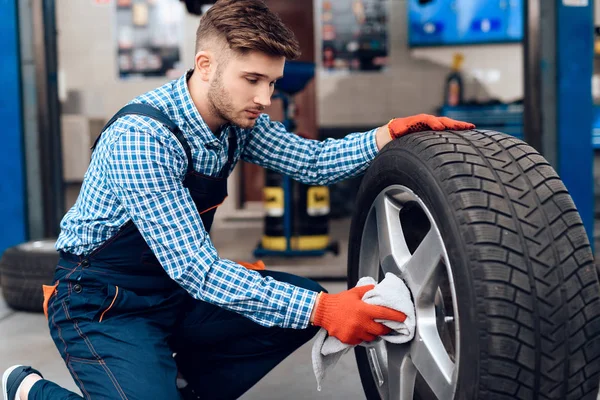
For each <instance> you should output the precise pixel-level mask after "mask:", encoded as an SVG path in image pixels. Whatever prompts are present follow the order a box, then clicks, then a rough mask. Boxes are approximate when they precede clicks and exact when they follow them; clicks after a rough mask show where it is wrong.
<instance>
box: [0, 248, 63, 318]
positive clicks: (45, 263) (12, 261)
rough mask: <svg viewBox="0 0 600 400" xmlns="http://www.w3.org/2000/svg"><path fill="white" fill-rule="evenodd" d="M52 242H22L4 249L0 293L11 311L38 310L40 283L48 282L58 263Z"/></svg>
mask: <svg viewBox="0 0 600 400" xmlns="http://www.w3.org/2000/svg"><path fill="white" fill-rule="evenodd" d="M53 243H54V241H53V240H47V241H37V242H28V243H23V244H21V245H19V246H15V247H11V248H8V249H6V251H5V252H4V254H3V255H2V259H1V260H0V275H1V276H2V280H1V282H2V294H3V296H4V300H6V303H7V304H8V305H9V306H10V307H11V308H13V309H15V310H20V311H34V312H42V311H43V309H42V303H43V300H44V297H43V292H42V285H50V284H52V281H53V279H54V270H55V268H56V264H57V263H58V258H59V257H58V252H56V250H54V249H53V248H52V245H53Z"/></svg>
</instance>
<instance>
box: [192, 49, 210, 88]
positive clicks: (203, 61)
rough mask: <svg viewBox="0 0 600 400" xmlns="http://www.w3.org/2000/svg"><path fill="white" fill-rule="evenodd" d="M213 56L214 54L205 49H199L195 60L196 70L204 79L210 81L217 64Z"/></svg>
mask: <svg viewBox="0 0 600 400" xmlns="http://www.w3.org/2000/svg"><path fill="white" fill-rule="evenodd" d="M213 58H214V57H213V55H212V54H211V53H210V52H208V51H205V50H202V51H199V52H198V53H197V54H196V58H195V60H194V61H195V63H196V70H197V71H198V72H199V76H200V78H201V79H202V80H203V81H206V82H208V80H209V78H210V73H211V71H212V68H213V67H214V65H215V63H214V59H213Z"/></svg>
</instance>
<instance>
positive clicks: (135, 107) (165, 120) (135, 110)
mask: <svg viewBox="0 0 600 400" xmlns="http://www.w3.org/2000/svg"><path fill="white" fill-rule="evenodd" d="M130 114H135V115H142V116H145V117H149V118H152V119H153V120H155V121H157V122H160V123H161V124H163V125H164V126H165V127H167V128H168V129H169V130H170V131H171V132H173V134H174V135H175V138H177V140H178V141H179V143H181V146H182V147H183V150H184V151H185V155H186V157H187V161H188V162H187V172H192V171H193V170H194V166H193V159H192V150H191V149H190V145H189V144H188V142H187V140H185V138H184V137H183V132H181V129H179V127H178V126H177V124H175V122H173V121H172V120H171V118H169V117H168V116H167V115H165V114H164V113H163V112H162V111H160V110H158V109H156V108H154V107H152V106H151V105H148V104H128V105H126V106H125V107H123V108H121V109H120V110H119V111H117V113H116V114H115V115H114V116H113V117H112V118H111V119H110V121H108V123H107V124H106V125H104V128H102V131H101V132H100V135H99V136H98V138H97V139H96V142H94V145H93V146H92V150H94V148H95V147H96V145H97V144H98V140H100V136H102V132H104V131H105V130H106V129H107V128H108V127H109V126H111V125H112V124H113V123H114V122H115V121H116V120H118V119H119V118H121V117H122V116H124V115H130Z"/></svg>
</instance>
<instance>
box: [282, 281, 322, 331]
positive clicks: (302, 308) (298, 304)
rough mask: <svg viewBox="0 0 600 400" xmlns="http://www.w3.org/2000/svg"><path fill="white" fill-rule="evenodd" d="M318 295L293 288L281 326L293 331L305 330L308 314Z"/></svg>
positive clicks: (308, 319) (299, 288)
mask: <svg viewBox="0 0 600 400" xmlns="http://www.w3.org/2000/svg"><path fill="white" fill-rule="evenodd" d="M318 295H319V293H318V292H313V291H312V290H308V289H304V288H301V287H295V288H294V291H293V292H292V296H291V299H290V303H289V307H288V309H287V312H286V314H285V320H284V323H283V326H284V327H290V328H293V329H305V328H306V327H308V325H309V322H310V314H311V313H312V310H313V308H314V306H315V302H316V301H317V296H318Z"/></svg>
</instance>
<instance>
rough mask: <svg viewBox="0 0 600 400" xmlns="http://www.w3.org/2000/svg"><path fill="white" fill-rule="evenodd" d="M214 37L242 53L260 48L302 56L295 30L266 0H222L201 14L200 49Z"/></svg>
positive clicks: (287, 56)
mask: <svg viewBox="0 0 600 400" xmlns="http://www.w3.org/2000/svg"><path fill="white" fill-rule="evenodd" d="M213 38H217V39H224V40H225V42H226V43H227V44H228V46H229V48H230V49H232V50H234V51H237V52H241V53H246V52H248V51H252V50H256V51H260V52H263V53H266V54H269V55H273V56H284V57H285V58H287V59H290V60H295V59H297V58H298V57H299V56H300V45H299V44H298V41H297V40H296V37H295V36H294V33H293V32H292V31H291V30H290V29H289V28H288V27H287V26H285V24H284V23H283V22H282V21H281V19H280V18H279V16H278V15H277V14H275V13H274V12H272V11H271V10H269V8H268V7H267V5H266V4H265V3H264V1H262V0H218V1H217V2H216V3H215V4H214V5H213V6H212V7H210V8H209V9H208V11H207V12H206V13H205V14H204V15H203V16H202V17H201V18H200V25H199V26H198V30H197V31H196V53H197V52H198V51H200V50H203V49H204V48H205V46H206V43H207V42H208V41H210V40H211V39H213Z"/></svg>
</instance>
